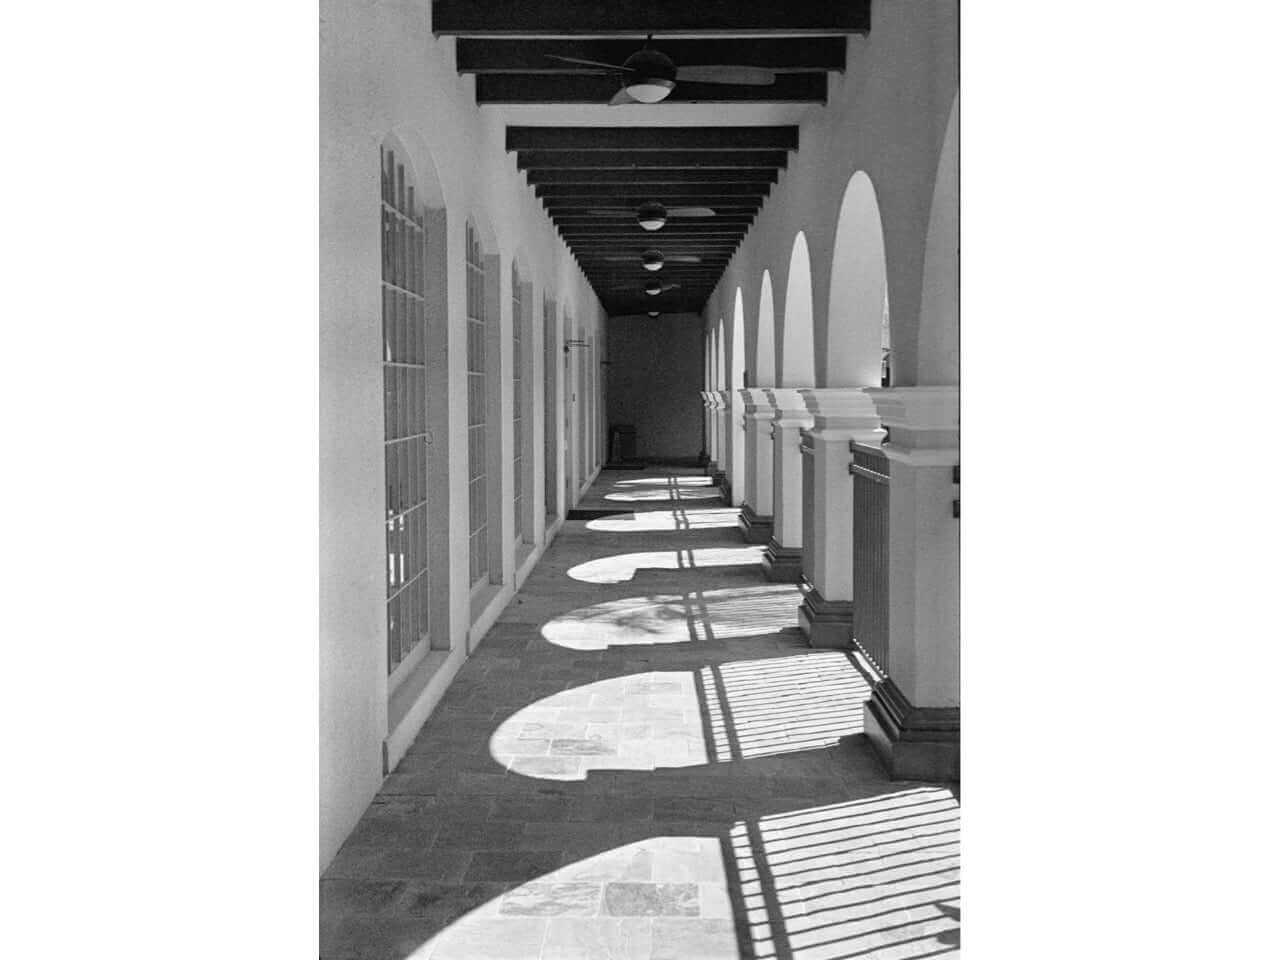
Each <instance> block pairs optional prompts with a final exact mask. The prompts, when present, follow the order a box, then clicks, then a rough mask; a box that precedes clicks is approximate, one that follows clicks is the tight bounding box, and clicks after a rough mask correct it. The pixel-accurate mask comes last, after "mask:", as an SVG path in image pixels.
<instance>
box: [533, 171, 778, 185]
mask: <svg viewBox="0 0 1280 960" xmlns="http://www.w3.org/2000/svg"><path fill="white" fill-rule="evenodd" d="M525 174H526V177H527V179H528V181H529V183H531V184H533V185H535V186H546V185H548V184H578V185H582V184H600V183H609V184H635V183H755V184H771V183H777V182H778V171H777V170H759V169H750V168H746V169H741V170H699V169H694V168H690V167H672V168H670V169H668V170H547V169H539V170H526V171H525Z"/></svg>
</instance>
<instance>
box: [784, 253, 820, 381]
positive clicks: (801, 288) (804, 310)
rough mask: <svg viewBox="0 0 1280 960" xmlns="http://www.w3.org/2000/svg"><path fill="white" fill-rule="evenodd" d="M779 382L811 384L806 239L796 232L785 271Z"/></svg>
mask: <svg viewBox="0 0 1280 960" xmlns="http://www.w3.org/2000/svg"><path fill="white" fill-rule="evenodd" d="M781 367H782V375H781V376H782V382H781V384H780V385H781V386H784V387H812V386H813V385H814V380H813V280H812V277H811V275H810V272H809V242H808V241H807V240H806V239H805V236H804V231H803V230H802V231H800V232H799V233H797V234H796V239H795V243H794V244H793V245H792V247H791V265H790V267H789V268H788V270H787V296H786V301H785V303H784V304H783V308H782V364H781Z"/></svg>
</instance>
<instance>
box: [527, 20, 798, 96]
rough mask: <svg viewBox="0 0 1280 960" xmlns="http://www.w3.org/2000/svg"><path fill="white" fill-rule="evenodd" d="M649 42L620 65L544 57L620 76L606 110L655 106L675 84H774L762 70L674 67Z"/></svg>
mask: <svg viewBox="0 0 1280 960" xmlns="http://www.w3.org/2000/svg"><path fill="white" fill-rule="evenodd" d="M652 39H653V34H650V35H649V36H648V38H647V39H646V40H645V42H644V46H643V47H642V48H640V49H639V50H637V51H636V52H635V53H633V54H632V55H631V56H629V57H627V59H626V60H624V61H623V62H622V63H620V64H617V63H602V62H600V61H599V60H583V59H580V58H578V57H560V56H556V55H555V54H553V53H548V54H547V57H549V58H550V59H552V60H559V61H561V62H562V63H577V64H581V65H583V66H587V67H597V68H603V69H596V70H592V71H583V72H584V73H589V74H591V75H596V76H599V75H600V74H602V73H605V74H608V75H615V74H620V75H621V76H620V79H621V80H622V87H621V88H620V89H619V90H618V92H617V93H615V94H614V95H613V99H612V100H610V101H609V106H611V107H616V106H619V105H621V104H624V103H658V102H659V101H661V100H665V99H666V98H667V96H668V95H669V94H670V93H671V91H672V90H674V89H675V87H676V83H677V81H680V80H684V81H686V82H688V83H723V84H732V85H734V86H755V87H767V86H769V85H770V84H772V83H773V82H774V80H775V79H776V75H775V74H774V72H773V71H772V70H767V69H765V68H764V67H743V66H731V65H729V64H719V63H712V64H704V65H699V66H689V67H677V66H676V65H675V61H673V60H672V59H671V58H670V57H668V56H667V55H666V54H665V53H663V52H662V51H661V50H655V49H654V48H653V47H651V46H649V41H650V40H652Z"/></svg>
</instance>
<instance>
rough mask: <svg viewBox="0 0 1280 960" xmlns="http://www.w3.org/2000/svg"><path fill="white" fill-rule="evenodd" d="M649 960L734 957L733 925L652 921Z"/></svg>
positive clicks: (682, 920) (723, 921) (714, 921)
mask: <svg viewBox="0 0 1280 960" xmlns="http://www.w3.org/2000/svg"><path fill="white" fill-rule="evenodd" d="M649 956H650V958H651V960H726V958H732V957H737V956H738V940H737V936H736V935H735V933H734V927H733V923H732V922H731V921H729V920H720V919H710V920H709V919H702V918H699V919H696V920H692V919H690V920H686V919H674V918H669V917H661V918H658V919H655V920H654V921H653V952H652V953H651V954H650V955H649Z"/></svg>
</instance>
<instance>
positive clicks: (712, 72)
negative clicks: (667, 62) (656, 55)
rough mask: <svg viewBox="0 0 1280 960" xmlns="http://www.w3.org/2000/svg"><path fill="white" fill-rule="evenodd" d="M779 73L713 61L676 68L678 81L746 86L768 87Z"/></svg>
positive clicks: (762, 68)
mask: <svg viewBox="0 0 1280 960" xmlns="http://www.w3.org/2000/svg"><path fill="white" fill-rule="evenodd" d="M776 79H777V75H776V74H775V73H774V72H773V71H772V70H766V69H765V68H764V67H738V66H730V65H729V64H719V63H711V64H706V65H705V66H696V67H678V68H676V81H677V82H687V83H733V84H738V85H740V86H744V87H767V86H769V85H771V84H772V83H773V82H774V80H776Z"/></svg>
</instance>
